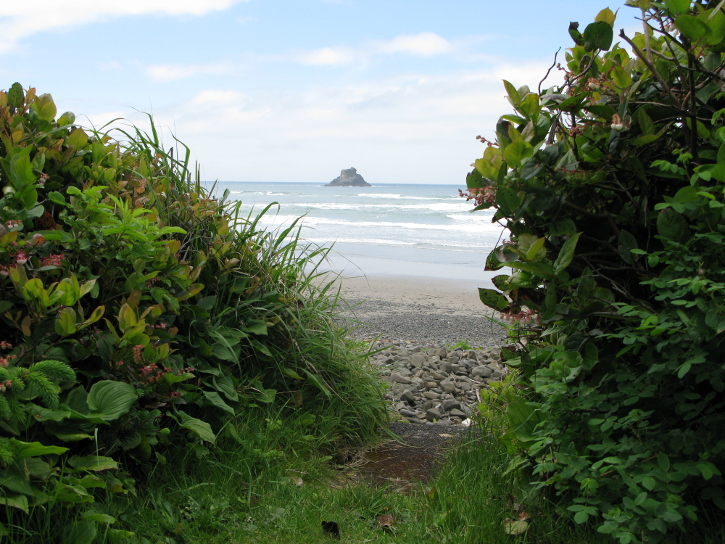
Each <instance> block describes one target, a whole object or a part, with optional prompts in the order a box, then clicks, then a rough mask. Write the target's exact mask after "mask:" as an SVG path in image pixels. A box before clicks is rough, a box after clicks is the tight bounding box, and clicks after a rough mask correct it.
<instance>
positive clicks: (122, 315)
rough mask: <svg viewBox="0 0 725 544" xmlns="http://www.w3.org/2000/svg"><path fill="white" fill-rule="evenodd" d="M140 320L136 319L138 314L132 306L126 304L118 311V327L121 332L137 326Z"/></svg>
mask: <svg viewBox="0 0 725 544" xmlns="http://www.w3.org/2000/svg"><path fill="white" fill-rule="evenodd" d="M137 323H138V319H137V318H136V312H135V311H134V309H133V308H131V306H129V305H128V304H127V303H125V302H124V304H123V306H121V309H120V310H119V311H118V326H119V327H120V328H121V331H126V330H128V329H130V328H131V327H134V326H136V324H137Z"/></svg>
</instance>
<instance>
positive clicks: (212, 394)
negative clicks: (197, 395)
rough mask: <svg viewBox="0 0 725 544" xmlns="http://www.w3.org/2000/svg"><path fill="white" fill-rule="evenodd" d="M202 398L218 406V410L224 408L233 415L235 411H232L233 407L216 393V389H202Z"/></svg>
mask: <svg viewBox="0 0 725 544" xmlns="http://www.w3.org/2000/svg"><path fill="white" fill-rule="evenodd" d="M204 398H205V399H206V400H207V401H208V402H209V404H211V405H212V406H214V407H216V408H219V409H220V410H224V411H225V412H227V413H228V414H229V415H232V416H233V415H234V414H235V413H236V412H235V411H234V408H232V407H231V406H229V405H228V404H227V403H226V402H224V400H222V398H221V396H220V395H219V393H217V392H216V391H204Z"/></svg>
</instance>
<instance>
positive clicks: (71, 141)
mask: <svg viewBox="0 0 725 544" xmlns="http://www.w3.org/2000/svg"><path fill="white" fill-rule="evenodd" d="M87 143H88V135H87V134H86V133H85V131H84V130H83V129H82V128H77V129H75V130H74V131H73V132H71V133H70V134H69V135H68V147H75V148H76V149H81V148H83V147H85V146H86V144H87Z"/></svg>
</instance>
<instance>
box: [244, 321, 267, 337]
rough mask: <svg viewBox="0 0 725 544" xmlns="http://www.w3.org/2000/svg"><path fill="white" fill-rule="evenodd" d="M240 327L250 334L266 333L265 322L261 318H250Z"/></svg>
mask: <svg viewBox="0 0 725 544" xmlns="http://www.w3.org/2000/svg"><path fill="white" fill-rule="evenodd" d="M242 329H243V330H244V332H250V333H252V334H259V335H265V334H267V324H266V323H265V322H264V321H262V320H261V319H250V320H249V321H247V322H245V323H244V326H243V327H242Z"/></svg>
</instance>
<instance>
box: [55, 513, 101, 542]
mask: <svg viewBox="0 0 725 544" xmlns="http://www.w3.org/2000/svg"><path fill="white" fill-rule="evenodd" d="M97 534H98V530H97V529H96V522H95V521H93V520H91V519H81V520H78V521H75V522H72V523H70V524H69V525H67V526H66V527H65V529H64V530H63V544H92V543H93V541H94V540H95V539H96V536H97Z"/></svg>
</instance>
